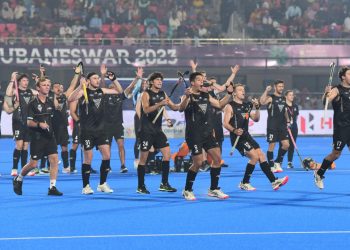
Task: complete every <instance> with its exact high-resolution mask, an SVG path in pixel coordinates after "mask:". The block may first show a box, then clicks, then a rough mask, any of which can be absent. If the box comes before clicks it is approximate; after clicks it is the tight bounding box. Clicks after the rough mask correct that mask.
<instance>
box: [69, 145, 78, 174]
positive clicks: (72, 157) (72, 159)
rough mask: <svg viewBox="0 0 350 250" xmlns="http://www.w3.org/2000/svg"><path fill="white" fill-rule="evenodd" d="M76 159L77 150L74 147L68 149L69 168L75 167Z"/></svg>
mask: <svg viewBox="0 0 350 250" xmlns="http://www.w3.org/2000/svg"><path fill="white" fill-rule="evenodd" d="M76 159H77V151H76V150H74V149H71V150H69V164H70V168H71V169H73V170H74V169H75V161H76Z"/></svg>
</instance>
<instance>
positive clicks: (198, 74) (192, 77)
mask: <svg viewBox="0 0 350 250" xmlns="http://www.w3.org/2000/svg"><path fill="white" fill-rule="evenodd" d="M197 76H203V75H202V73H200V72H193V73H191V74H190V82H194V80H195V79H196V77H197Z"/></svg>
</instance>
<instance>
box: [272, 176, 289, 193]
mask: <svg viewBox="0 0 350 250" xmlns="http://www.w3.org/2000/svg"><path fill="white" fill-rule="evenodd" d="M287 182H288V176H285V177H283V178H281V179H276V180H275V181H274V182H272V188H273V190H275V191H276V190H278V189H279V188H280V187H282V186H283V185H284V184H286V183H287Z"/></svg>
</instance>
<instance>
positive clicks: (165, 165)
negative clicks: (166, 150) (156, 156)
mask: <svg viewBox="0 0 350 250" xmlns="http://www.w3.org/2000/svg"><path fill="white" fill-rule="evenodd" d="M169 169H170V167H169V161H162V183H163V184H167V183H168V177H169Z"/></svg>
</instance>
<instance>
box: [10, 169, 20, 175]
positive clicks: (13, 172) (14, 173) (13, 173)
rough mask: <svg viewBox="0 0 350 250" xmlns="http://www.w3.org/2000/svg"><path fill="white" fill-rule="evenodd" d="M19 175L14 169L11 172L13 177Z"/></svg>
mask: <svg viewBox="0 0 350 250" xmlns="http://www.w3.org/2000/svg"><path fill="white" fill-rule="evenodd" d="M17 175H18V171H17V169H14V168H13V169H12V170H11V176H17Z"/></svg>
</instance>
